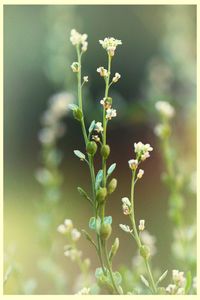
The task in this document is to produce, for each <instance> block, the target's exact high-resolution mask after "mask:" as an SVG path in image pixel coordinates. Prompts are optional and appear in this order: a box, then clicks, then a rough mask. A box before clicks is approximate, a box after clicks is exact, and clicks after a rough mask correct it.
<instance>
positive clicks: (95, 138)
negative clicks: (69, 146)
mask: <svg viewBox="0 0 200 300" xmlns="http://www.w3.org/2000/svg"><path fill="white" fill-rule="evenodd" d="M92 139H93V140H94V141H95V142H100V137H99V136H98V135H92Z"/></svg>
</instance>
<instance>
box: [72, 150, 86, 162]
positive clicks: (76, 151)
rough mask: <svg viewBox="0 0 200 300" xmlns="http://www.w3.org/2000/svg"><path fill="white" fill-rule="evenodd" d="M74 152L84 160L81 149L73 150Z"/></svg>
mask: <svg viewBox="0 0 200 300" xmlns="http://www.w3.org/2000/svg"><path fill="white" fill-rule="evenodd" d="M74 154H75V155H76V156H77V157H78V158H80V160H85V154H83V153H82V152H81V151H79V150H74Z"/></svg>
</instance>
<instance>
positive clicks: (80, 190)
mask: <svg viewBox="0 0 200 300" xmlns="http://www.w3.org/2000/svg"><path fill="white" fill-rule="evenodd" d="M77 190H78V192H79V194H80V195H81V196H82V197H84V198H85V199H86V200H88V201H89V202H90V204H91V205H92V206H93V202H92V200H91V199H90V197H89V196H88V194H87V193H86V192H85V191H84V190H83V189H82V188H81V187H79V186H78V187H77Z"/></svg>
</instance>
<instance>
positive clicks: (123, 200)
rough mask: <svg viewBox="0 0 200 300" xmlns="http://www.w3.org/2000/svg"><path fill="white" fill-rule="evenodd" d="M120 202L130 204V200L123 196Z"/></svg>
mask: <svg viewBox="0 0 200 300" xmlns="http://www.w3.org/2000/svg"><path fill="white" fill-rule="evenodd" d="M122 203H123V204H126V205H127V206H131V202H130V200H129V199H128V197H123V198H122Z"/></svg>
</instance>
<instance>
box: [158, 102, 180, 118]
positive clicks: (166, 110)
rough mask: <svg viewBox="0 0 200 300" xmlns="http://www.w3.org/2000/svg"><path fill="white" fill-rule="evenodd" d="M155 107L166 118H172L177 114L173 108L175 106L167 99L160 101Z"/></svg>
mask: <svg viewBox="0 0 200 300" xmlns="http://www.w3.org/2000/svg"><path fill="white" fill-rule="evenodd" d="M155 108H156V109H157V111H158V112H159V113H160V114H161V115H162V116H163V117H166V118H169V119H170V118H172V117H173V116H174V114H175V110H174V108H173V106H172V105H171V104H170V103H169V102H166V101H158V102H156V104H155Z"/></svg>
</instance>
